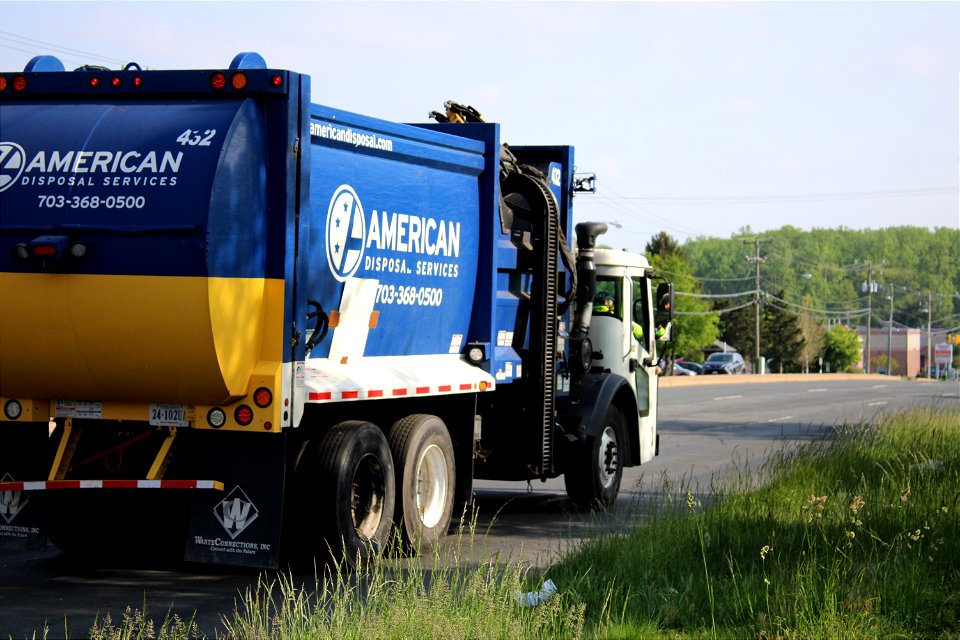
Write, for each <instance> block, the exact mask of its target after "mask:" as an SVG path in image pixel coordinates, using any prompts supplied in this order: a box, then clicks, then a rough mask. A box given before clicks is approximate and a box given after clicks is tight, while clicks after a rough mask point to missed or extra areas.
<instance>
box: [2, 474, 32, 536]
mask: <svg viewBox="0 0 960 640" xmlns="http://www.w3.org/2000/svg"><path fill="white" fill-rule="evenodd" d="M2 480H3V482H13V476H11V475H10V474H9V473H7V474H5V475H4V476H3V478H2ZM29 501H30V499H29V498H27V494H26V492H24V491H0V517H3V519H4V520H5V521H6V523H7V524H10V523H11V522H13V519H14V518H16V517H17V514H18V513H20V512H21V511H23V508H24V507H25V506H27V502H29Z"/></svg>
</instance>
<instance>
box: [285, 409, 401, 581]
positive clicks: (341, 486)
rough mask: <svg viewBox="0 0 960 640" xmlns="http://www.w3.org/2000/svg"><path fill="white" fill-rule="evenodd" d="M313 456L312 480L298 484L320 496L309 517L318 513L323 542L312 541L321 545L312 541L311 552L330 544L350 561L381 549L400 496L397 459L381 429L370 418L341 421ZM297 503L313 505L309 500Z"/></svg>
mask: <svg viewBox="0 0 960 640" xmlns="http://www.w3.org/2000/svg"><path fill="white" fill-rule="evenodd" d="M315 460H316V468H315V469H314V470H310V469H309V467H310V466H312V465H310V464H309V463H308V464H307V465H306V466H307V473H309V474H310V475H311V476H313V478H312V480H313V481H312V482H311V481H309V480H308V481H307V482H306V483H300V484H301V489H306V490H307V491H312V492H315V494H314V495H316V496H317V497H318V498H319V500H318V501H317V502H315V503H314V505H313V506H314V507H315V508H316V510H315V511H314V513H313V514H309V515H312V516H314V517H316V516H319V518H318V520H319V523H320V531H321V533H322V540H317V539H316V538H313V541H314V543H317V542H319V543H320V544H322V545H323V546H322V547H320V548H317V546H316V544H312V545H308V546H309V547H313V548H311V549H308V551H310V552H313V553H314V554H318V553H319V554H323V552H324V551H325V550H326V547H327V545H329V549H330V551H331V552H332V553H333V555H334V556H335V557H336V558H343V559H344V560H346V561H347V562H348V563H351V564H352V563H354V562H356V561H357V559H358V558H366V557H368V556H369V555H370V553H371V552H372V551H374V550H376V549H380V548H383V547H384V546H385V545H386V543H387V542H388V538H389V535H390V530H391V528H392V526H393V522H392V520H391V516H392V515H393V507H394V501H395V499H396V487H395V485H394V472H393V458H392V457H391V455H390V447H389V446H388V445H387V439H386V437H385V436H384V435H383V432H382V431H380V429H378V428H377V427H376V426H374V425H373V424H371V423H369V422H361V421H356V420H351V421H347V422H341V423H340V424H338V425H336V426H335V427H333V428H332V429H330V431H328V432H327V433H326V434H324V435H323V437H321V438H320V439H319V441H318V442H317V444H316V459H315ZM304 484H307V485H309V488H308V487H307V486H304ZM299 506H300V507H301V508H303V507H307V508H309V507H308V506H307V505H306V504H305V501H301V502H300V505H299ZM304 515H308V514H301V516H304ZM299 526H304V524H303V520H301V524H300V525H299ZM324 540H325V543H324Z"/></svg>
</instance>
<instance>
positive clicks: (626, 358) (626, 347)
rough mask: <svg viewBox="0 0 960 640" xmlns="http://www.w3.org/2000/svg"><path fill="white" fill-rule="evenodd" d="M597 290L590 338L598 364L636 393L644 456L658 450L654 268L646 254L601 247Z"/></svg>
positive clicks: (597, 253)
mask: <svg viewBox="0 0 960 640" xmlns="http://www.w3.org/2000/svg"><path fill="white" fill-rule="evenodd" d="M594 262H595V264H596V270H597V271H596V273H597V280H596V293H595V295H594V301H593V316H592V319H591V322H590V340H591V342H592V345H593V350H594V353H595V354H597V358H596V360H595V361H594V366H599V367H601V368H602V369H605V370H609V371H610V372H611V373H615V374H618V375H621V376H623V377H624V378H625V379H626V380H627V381H628V382H629V383H630V385H631V387H632V388H633V391H634V393H635V394H636V398H637V411H638V414H639V430H640V433H639V435H640V438H639V442H640V460H639V462H641V463H643V462H646V461H648V460H650V459H652V458H653V456H654V454H655V452H656V431H657V429H656V424H657V363H658V362H659V358H660V356H659V354H658V349H662V344H663V343H660V344H658V340H657V338H656V335H657V323H656V322H655V320H656V318H655V314H654V307H655V305H654V300H653V295H652V291H654V290H656V287H652V286H651V285H652V281H653V270H652V269H651V268H650V264H649V262H648V261H647V259H646V258H645V257H644V256H642V255H638V254H635V253H630V252H627V251H614V250H610V249H597V250H595V253H594Z"/></svg>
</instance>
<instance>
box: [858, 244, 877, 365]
mask: <svg viewBox="0 0 960 640" xmlns="http://www.w3.org/2000/svg"><path fill="white" fill-rule="evenodd" d="M876 290H877V283H876V282H875V281H874V280H873V264H872V263H871V262H870V261H869V260H867V280H866V282H864V283H863V284H862V285H861V286H860V291H861V292H862V293H866V294H867V345H866V351H867V356H866V357H865V358H864V359H863V371H864V373H870V334H871V333H872V332H873V294H874V293H875V292H876Z"/></svg>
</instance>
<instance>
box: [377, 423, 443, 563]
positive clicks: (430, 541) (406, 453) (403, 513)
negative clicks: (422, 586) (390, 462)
mask: <svg viewBox="0 0 960 640" xmlns="http://www.w3.org/2000/svg"><path fill="white" fill-rule="evenodd" d="M389 440H390V450H391V451H392V452H393V459H394V462H395V466H396V484H397V503H396V511H395V516H394V522H395V523H396V525H397V527H398V528H399V530H400V534H401V536H402V538H403V542H404V543H405V545H406V546H407V548H408V549H413V550H418V551H421V552H424V551H427V550H429V549H431V548H433V546H434V545H435V544H436V543H437V542H438V541H439V540H440V538H442V537H443V536H444V535H445V534H446V533H447V528H448V527H449V526H450V518H451V517H452V515H453V494H454V486H455V483H456V468H455V463H454V452H453V442H452V441H451V439H450V432H449V431H447V427H446V425H445V424H444V423H443V421H442V420H440V418H437V417H436V416H430V415H422V414H415V415H411V416H407V417H406V418H403V419H402V420H399V421H397V422H396V423H395V424H394V425H393V428H392V429H390V437H389Z"/></svg>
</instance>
